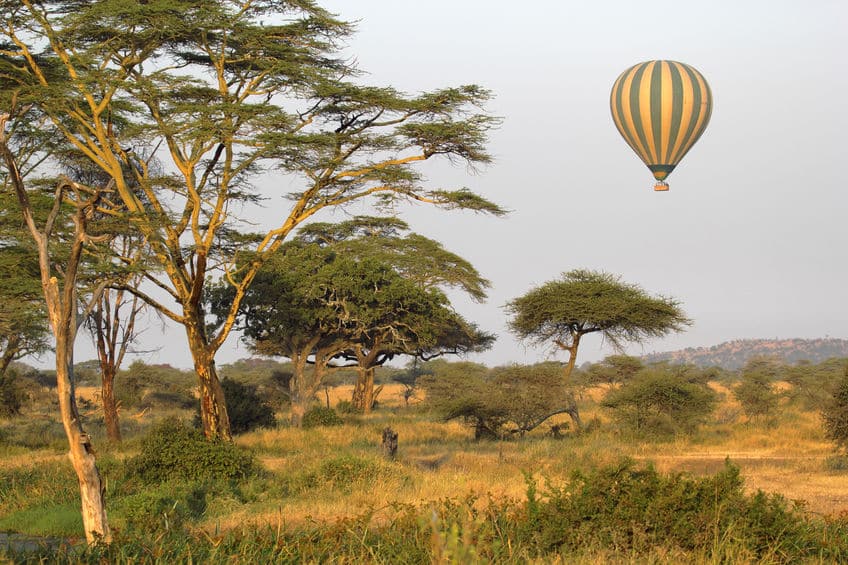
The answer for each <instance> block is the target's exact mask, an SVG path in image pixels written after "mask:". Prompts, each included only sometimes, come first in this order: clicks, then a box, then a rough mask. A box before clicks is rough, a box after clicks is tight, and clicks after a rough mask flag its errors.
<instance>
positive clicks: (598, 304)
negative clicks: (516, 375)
mask: <svg viewBox="0 0 848 565" xmlns="http://www.w3.org/2000/svg"><path fill="white" fill-rule="evenodd" d="M506 308H507V312H508V313H509V314H510V316H511V318H510V320H509V328H510V330H512V332H513V333H515V334H516V335H517V336H518V337H519V338H521V339H524V340H527V341H529V342H530V343H535V344H539V345H550V344H552V343H554V342H557V341H559V342H560V343H562V344H564V345H571V344H572V343H573V341H574V339H575V338H578V339H579V336H582V335H584V334H586V333H592V332H600V333H601V334H602V335H603V337H604V340H606V341H608V342H609V343H610V344H611V345H613V346H614V347H619V346H621V345H622V344H623V343H624V342H636V343H640V342H642V341H644V340H646V339H649V338H655V337H662V336H665V335H667V334H668V333H670V332H673V331H681V330H682V329H683V328H684V327H686V326H688V325H689V324H691V321H690V320H689V319H688V318H686V316H685V315H684V314H683V311H682V310H681V309H680V307H679V303H678V302H677V301H676V300H673V299H671V298H665V297H657V298H655V297H653V296H650V295H648V293H646V292H645V291H644V290H642V289H641V288H640V287H638V286H636V285H633V284H627V283H624V282H622V281H621V279H620V278H619V277H616V276H615V275H611V274H608V273H604V272H596V271H586V270H574V271H569V272H567V273H563V275H562V276H561V278H559V279H558V280H554V281H550V282H547V283H545V284H543V285H542V286H540V287H538V288H535V289H533V290H531V291H529V292H528V293H526V294H525V295H524V296H521V297H519V298H516V299H515V300H512V301H511V302H509V303H508V304H507V306H506Z"/></svg>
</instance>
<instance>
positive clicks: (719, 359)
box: [642, 338, 848, 370]
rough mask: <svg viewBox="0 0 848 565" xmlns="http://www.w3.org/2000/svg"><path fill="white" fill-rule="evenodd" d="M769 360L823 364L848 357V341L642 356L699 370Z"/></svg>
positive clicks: (754, 343)
mask: <svg viewBox="0 0 848 565" xmlns="http://www.w3.org/2000/svg"><path fill="white" fill-rule="evenodd" d="M760 356H768V357H775V358H777V359H781V360H782V361H784V362H785V363H788V364H794V363H797V362H798V361H803V360H806V361H810V362H813V363H820V362H822V361H825V360H826V359H830V358H832V357H848V339H835V338H823V339H737V340H734V341H726V342H724V343H720V344H718V345H713V346H712V347H689V348H686V349H681V350H678V351H668V352H666V353H651V354H649V355H644V356H642V359H643V360H645V361H646V362H649V363H653V362H657V361H671V362H673V363H691V364H693V365H698V366H700V367H710V366H718V367H723V368H725V369H731V370H732V369H739V368H740V367H742V366H743V365H744V364H745V362H746V361H747V360H748V359H750V358H751V357H760Z"/></svg>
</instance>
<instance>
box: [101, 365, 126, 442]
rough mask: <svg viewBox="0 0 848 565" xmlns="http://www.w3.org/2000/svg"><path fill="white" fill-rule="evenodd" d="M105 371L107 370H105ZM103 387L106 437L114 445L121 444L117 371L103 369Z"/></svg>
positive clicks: (102, 396) (102, 398) (102, 397)
mask: <svg viewBox="0 0 848 565" xmlns="http://www.w3.org/2000/svg"><path fill="white" fill-rule="evenodd" d="M104 369H105V370H104ZM101 375H102V379H103V381H102V386H101V388H100V397H101V400H102V401H103V421H104V423H105V424H106V437H107V438H109V441H111V442H114V443H121V426H120V425H119V423H118V403H117V402H116V401H115V390H114V384H115V371H114V368H112V367H109V368H108V369H106V368H104V367H101Z"/></svg>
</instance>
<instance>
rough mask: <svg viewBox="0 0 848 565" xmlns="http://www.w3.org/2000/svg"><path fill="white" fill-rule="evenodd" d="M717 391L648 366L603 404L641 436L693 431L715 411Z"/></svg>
mask: <svg viewBox="0 0 848 565" xmlns="http://www.w3.org/2000/svg"><path fill="white" fill-rule="evenodd" d="M715 402H716V395H715V393H714V392H713V391H712V390H711V389H710V388H709V387H707V386H705V385H703V384H699V383H696V382H689V381H687V380H685V379H681V378H680V377H679V376H677V375H675V374H674V373H673V372H671V371H669V370H667V369H663V368H652V369H645V370H644V371H642V372H640V373H639V374H638V375H637V376H636V377H635V378H634V379H632V380H631V381H629V382H628V383H625V384H624V385H622V387H621V388H619V389H617V390H614V391H612V392H610V393H609V394H607V396H606V397H605V398H604V400H603V401H602V402H601V405H602V406H604V407H606V408H609V409H611V410H612V411H613V415H614V417H615V418H616V420H618V422H619V423H620V424H621V425H622V426H623V427H624V428H625V429H628V430H630V431H632V432H635V433H636V434H639V435H648V436H667V435H674V434H678V433H691V432H693V431H694V430H695V428H697V426H698V425H699V424H701V423H703V422H704V420H705V419H706V418H707V417H708V416H709V415H710V414H711V413H712V411H713V408H714V406H715Z"/></svg>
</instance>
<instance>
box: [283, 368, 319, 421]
mask: <svg viewBox="0 0 848 565" xmlns="http://www.w3.org/2000/svg"><path fill="white" fill-rule="evenodd" d="M322 363H323V357H322V356H321V355H320V354H319V355H316V360H315V364H314V365H313V366H312V371H311V372H310V371H307V366H306V365H307V364H306V355H302V356H301V355H295V356H293V357H292V364H293V367H292V378H291V380H290V381H289V390H290V394H291V425H292V427H294V428H300V427H303V415H304V414H306V411H307V410H308V409H309V404H310V403H311V402H312V400H313V399H314V398H315V394H316V393H317V392H318V389H319V388H320V387H321V381H322V380H323V375H324V367H323V365H322Z"/></svg>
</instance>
